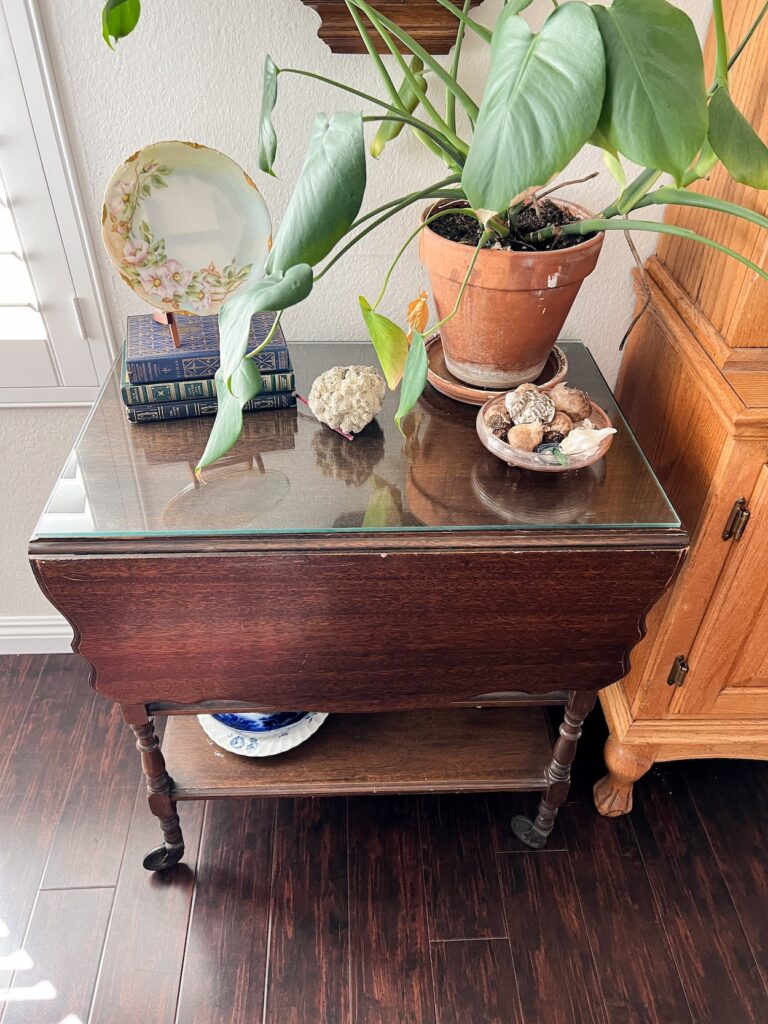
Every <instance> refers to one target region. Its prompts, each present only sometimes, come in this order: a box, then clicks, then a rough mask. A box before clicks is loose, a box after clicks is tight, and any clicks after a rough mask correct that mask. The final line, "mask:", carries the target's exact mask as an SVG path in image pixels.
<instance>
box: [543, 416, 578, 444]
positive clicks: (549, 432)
mask: <svg viewBox="0 0 768 1024" xmlns="http://www.w3.org/2000/svg"><path fill="white" fill-rule="evenodd" d="M572 430H573V420H572V419H571V417H570V416H568V415H567V413H564V412H556V413H555V415H554V417H553V419H552V422H551V423H547V425H546V426H545V427H544V440H545V441H562V440H563V438H564V437H566V436H567V435H568V434H570V432H571V431H572Z"/></svg>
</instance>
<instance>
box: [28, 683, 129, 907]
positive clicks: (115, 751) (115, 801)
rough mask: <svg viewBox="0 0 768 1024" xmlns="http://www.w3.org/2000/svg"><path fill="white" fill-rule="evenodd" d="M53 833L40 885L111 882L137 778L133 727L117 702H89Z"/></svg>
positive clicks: (100, 699) (119, 859)
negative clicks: (88, 715) (82, 736)
mask: <svg viewBox="0 0 768 1024" xmlns="http://www.w3.org/2000/svg"><path fill="white" fill-rule="evenodd" d="M73 776H74V777H75V779H76V784H75V785H74V786H73V787H72V789H71V790H70V793H69V797H68V799H67V802H66V804H65V806H64V810H63V812H62V816H61V821H60V822H59V827H58V829H57V830H56V835H55V836H54V840H53V845H52V847H51V854H50V857H49V858H48V863H47V865H46V868H45V874H44V875H43V882H42V888H43V889H56V888H63V887H70V886H84V887H88V886H99V885H111V886H114V885H116V884H117V877H118V874H119V871H120V864H121V862H122V859H123V851H124V849H125V842H126V839H127V837H128V828H129V826H130V823H131V816H132V814H133V805H134V802H135V799H136V785H137V783H138V781H139V779H140V778H141V762H140V759H139V753H138V751H137V750H136V744H135V741H134V738H133V733H132V732H131V730H130V729H129V728H128V726H127V725H126V724H125V722H124V721H123V716H122V715H121V714H120V709H119V707H118V705H117V704H114V703H113V702H112V701H108V700H106V699H105V698H103V697H97V698H96V700H95V702H94V707H93V712H92V715H91V720H90V721H89V723H88V742H87V743H85V744H84V745H83V747H82V749H81V751H80V756H79V757H78V759H77V762H76V764H75V766H74V769H73Z"/></svg>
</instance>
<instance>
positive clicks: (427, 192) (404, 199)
mask: <svg viewBox="0 0 768 1024" xmlns="http://www.w3.org/2000/svg"><path fill="white" fill-rule="evenodd" d="M457 181H461V175H460V174H449V175H448V177H447V178H443V180H442V181H437V182H435V184H434V185H429V186H428V188H424V189H421V191H420V192H410V193H409V194H408V195H407V196H399V197H398V198H397V199H391V200H390V201H389V202H388V203H384V204H383V205H381V206H377V207H376V209H375V210H369V211H368V213H366V214H363V216H362V217H358V218H357V220H356V221H355V222H354V224H352V228H356V227H358V226H359V225H360V224H362V223H364V222H365V221H367V220H370V219H371V217H375V216H376V215H377V214H378V213H383V212H384V211H385V210H389V209H391V208H392V207H393V206H399V207H400V209H404V205H401V204H405V205H410V204H411V203H416V202H418V200H419V199H430V198H431V197H432V193H433V192H437V191H438V190H440V189H442V188H444V187H445V186H446V185H453V184H455V182H457ZM350 230H351V228H350Z"/></svg>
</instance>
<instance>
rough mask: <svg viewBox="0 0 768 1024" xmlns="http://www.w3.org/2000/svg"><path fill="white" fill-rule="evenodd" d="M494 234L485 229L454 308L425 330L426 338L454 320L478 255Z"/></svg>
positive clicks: (473, 254)
mask: <svg viewBox="0 0 768 1024" xmlns="http://www.w3.org/2000/svg"><path fill="white" fill-rule="evenodd" d="M492 235H493V232H492V231H488V230H485V231H484V232H483V233H482V235H481V236H480V241H479V242H478V243H477V245H476V246H475V251H474V252H473V253H472V259H471V260H470V261H469V266H468V267H467V272H466V274H465V275H464V280H463V281H462V282H461V287H460V288H459V294H458V295H457V296H456V301H455V303H454V304H453V309H452V310H451V312H450V313H449V314H448V316H444V317H443V319H442V320H438V321H437V323H436V324H435V326H434V327H429V328H427V330H426V331H424V337H425V338H426V337H427V335H429V334H434V333H435V331H438V330H439V329H440V328H441V327H442V326H443V324H444V323H447V322H448V321H449V320H452V319H453V317H455V316H456V314H457V313H458V311H459V305H460V303H461V300H462V298H463V296H464V290H465V289H466V287H467V284H468V283H469V279H470V277H471V276H472V271H473V270H474V269H475V263H476V262H477V257H478V256H479V255H480V250H481V249H482V247H483V246H484V245H485V243H486V242H487V241H488V239H489V238H490V237H491V236H492Z"/></svg>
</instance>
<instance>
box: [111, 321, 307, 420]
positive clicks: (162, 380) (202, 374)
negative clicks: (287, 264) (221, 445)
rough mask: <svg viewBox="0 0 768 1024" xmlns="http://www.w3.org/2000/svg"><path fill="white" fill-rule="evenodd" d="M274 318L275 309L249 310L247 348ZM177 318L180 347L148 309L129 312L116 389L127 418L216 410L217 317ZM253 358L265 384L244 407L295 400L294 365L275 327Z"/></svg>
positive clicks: (162, 417)
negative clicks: (141, 313)
mask: <svg viewBox="0 0 768 1024" xmlns="http://www.w3.org/2000/svg"><path fill="white" fill-rule="evenodd" d="M273 320H274V313H256V314H255V315H254V316H253V318H252V320H251V334H250V337H249V339H248V351H249V352H250V351H251V350H252V349H254V348H258V346H259V345H260V344H261V343H262V342H263V341H264V339H265V338H266V336H267V333H268V332H269V329H270V328H271V326H272V322H273ZM176 323H177V325H178V331H179V340H180V341H181V347H180V348H176V347H175V346H174V344H173V338H172V337H171V332H170V329H169V328H168V326H167V325H166V324H161V323H158V322H157V321H156V320H155V319H154V317H153V316H152V314H151V313H150V314H146V315H144V316H129V317H128V330H127V334H126V340H125V346H124V348H123V376H122V387H121V391H122V396H123V402H124V403H125V405H126V406H127V410H128V419H129V420H131V422H133V423H156V422H157V421H158V420H179V419H188V418H190V417H193V416H213V415H215V414H216V408H217V404H216V385H215V382H214V379H213V377H214V374H215V373H216V371H217V370H218V368H219V365H220V360H219V320H218V317H216V316H177V318H176ZM254 359H255V361H256V365H257V366H258V367H259V369H260V370H261V374H262V378H263V380H264V389H263V391H262V392H261V393H260V394H258V395H257V396H256V397H255V398H253V399H252V400H251V401H250V402H248V403H247V404H246V405H245V410H246V411H247V412H252V411H256V410H259V409H285V408H288V407H289V406H292V405H295V404H296V398H295V395H294V394H293V390H294V387H295V381H294V376H293V367H292V366H291V358H290V355H289V354H288V346H287V344H286V342H285V337H284V336H283V332H282V330H281V329H280V327H278V329H277V331H276V332H275V335H274V337H273V338H272V339H271V341H270V343H269V344H268V345H267V346H266V347H265V348H264V349H262V351H261V352H259V354H258V355H257V356H255V357H254Z"/></svg>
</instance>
